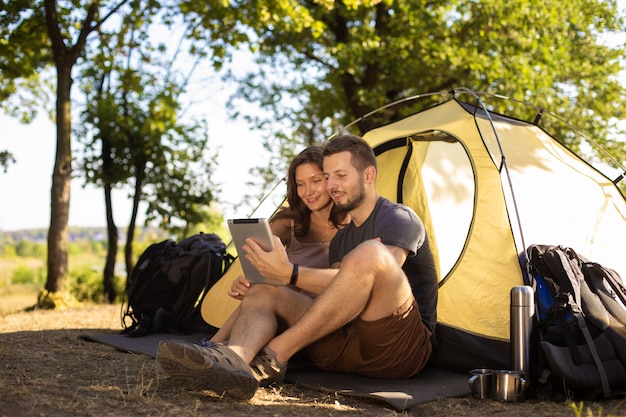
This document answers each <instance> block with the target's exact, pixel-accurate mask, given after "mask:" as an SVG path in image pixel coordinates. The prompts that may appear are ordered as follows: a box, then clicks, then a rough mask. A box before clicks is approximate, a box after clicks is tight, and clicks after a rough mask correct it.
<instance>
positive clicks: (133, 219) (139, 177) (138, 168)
mask: <svg viewBox="0 0 626 417" xmlns="http://www.w3.org/2000/svg"><path fill="white" fill-rule="evenodd" d="M144 167H145V163H139V164H135V195H134V196H133V211H132V213H131V216H130V222H129V223H128V233H126V247H125V248H124V254H125V258H126V274H127V276H128V277H130V273H131V272H132V270H133V266H134V261H133V240H134V239H135V226H136V223H137V213H138V211H139V202H140V201H141V189H142V187H143V178H144V174H143V170H144Z"/></svg>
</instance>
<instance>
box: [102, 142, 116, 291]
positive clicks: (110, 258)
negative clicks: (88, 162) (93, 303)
mask: <svg viewBox="0 0 626 417" xmlns="http://www.w3.org/2000/svg"><path fill="white" fill-rule="evenodd" d="M103 148H104V147H103ZM107 159H109V160H110V157H109V158H106V157H104V158H103V161H105V162H104V165H105V166H104V167H103V169H104V170H105V171H106V164H107V163H106V160H107ZM104 204H105V206H106V216H107V240H108V242H107V243H108V245H107V258H106V262H105V264H104V276H103V281H104V298H105V299H106V300H107V301H108V302H109V303H113V302H115V297H116V296H117V292H116V291H115V260H116V258H117V240H118V233H117V226H115V221H114V220H113V203H112V201H111V182H110V181H109V180H105V184H104Z"/></svg>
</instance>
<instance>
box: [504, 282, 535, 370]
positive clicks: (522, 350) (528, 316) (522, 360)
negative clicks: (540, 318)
mask: <svg viewBox="0 0 626 417" xmlns="http://www.w3.org/2000/svg"><path fill="white" fill-rule="evenodd" d="M534 314H535V296H534V292H533V289H532V287H530V286H528V285H519V286H516V287H513V288H512V289H511V340H510V353H511V363H510V365H511V370H512V371H520V372H523V373H524V375H525V376H526V377H528V371H529V361H530V334H531V331H532V318H533V315H534Z"/></svg>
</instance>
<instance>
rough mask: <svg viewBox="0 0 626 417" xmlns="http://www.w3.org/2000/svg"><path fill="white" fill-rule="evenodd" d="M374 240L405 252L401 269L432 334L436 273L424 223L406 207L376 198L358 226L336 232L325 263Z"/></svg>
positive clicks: (350, 225)
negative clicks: (365, 242)
mask: <svg viewBox="0 0 626 417" xmlns="http://www.w3.org/2000/svg"><path fill="white" fill-rule="evenodd" d="M375 238H380V239H381V241H382V243H383V244H385V245H390V246H398V247H401V248H404V249H407V250H408V251H409V254H408V256H407V258H406V261H405V262H404V265H402V269H403V270H404V272H405V274H406V275H407V277H408V279H409V283H410V284H411V288H412V290H413V295H414V296H415V300H416V301H417V304H418V306H419V310H420V314H421V315H422V321H423V322H424V323H425V324H426V326H427V327H428V328H429V330H430V331H431V332H432V333H433V335H434V333H435V325H436V323H437V288H438V280H437V271H436V268H435V261H434V259H433V254H432V252H431V251H430V245H429V243H428V238H427V236H426V229H425V228H424V223H422V220H421V219H420V218H419V217H418V216H417V214H415V212H414V211H413V210H412V209H411V208H410V207H407V206H404V205H402V204H397V203H394V202H392V201H390V200H388V199H386V198H384V197H380V198H379V199H378V201H377V202H376V206H375V207H374V211H372V213H371V214H370V216H369V217H368V218H367V220H365V222H364V223H363V224H362V225H361V226H359V227H357V226H356V225H355V224H354V223H353V222H350V223H349V224H348V225H347V226H346V227H344V228H343V229H341V230H339V231H338V232H337V234H336V235H335V237H334V238H333V240H332V241H331V243H330V250H329V255H328V258H329V264H330V265H332V264H334V263H336V262H341V259H342V258H343V257H344V256H345V255H346V254H348V252H350V251H351V250H352V249H354V248H355V247H357V246H358V245H359V244H360V243H361V242H364V241H366V240H370V239H375Z"/></svg>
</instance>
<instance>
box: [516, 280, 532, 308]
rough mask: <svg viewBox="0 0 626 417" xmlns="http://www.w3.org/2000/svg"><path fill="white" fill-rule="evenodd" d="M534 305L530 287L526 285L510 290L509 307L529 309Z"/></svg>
mask: <svg viewBox="0 0 626 417" xmlns="http://www.w3.org/2000/svg"><path fill="white" fill-rule="evenodd" d="M534 303H535V297H534V292H533V289H532V287H530V286H528V285H518V286H515V287H513V288H511V306H516V307H529V306H533V305H534Z"/></svg>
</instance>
